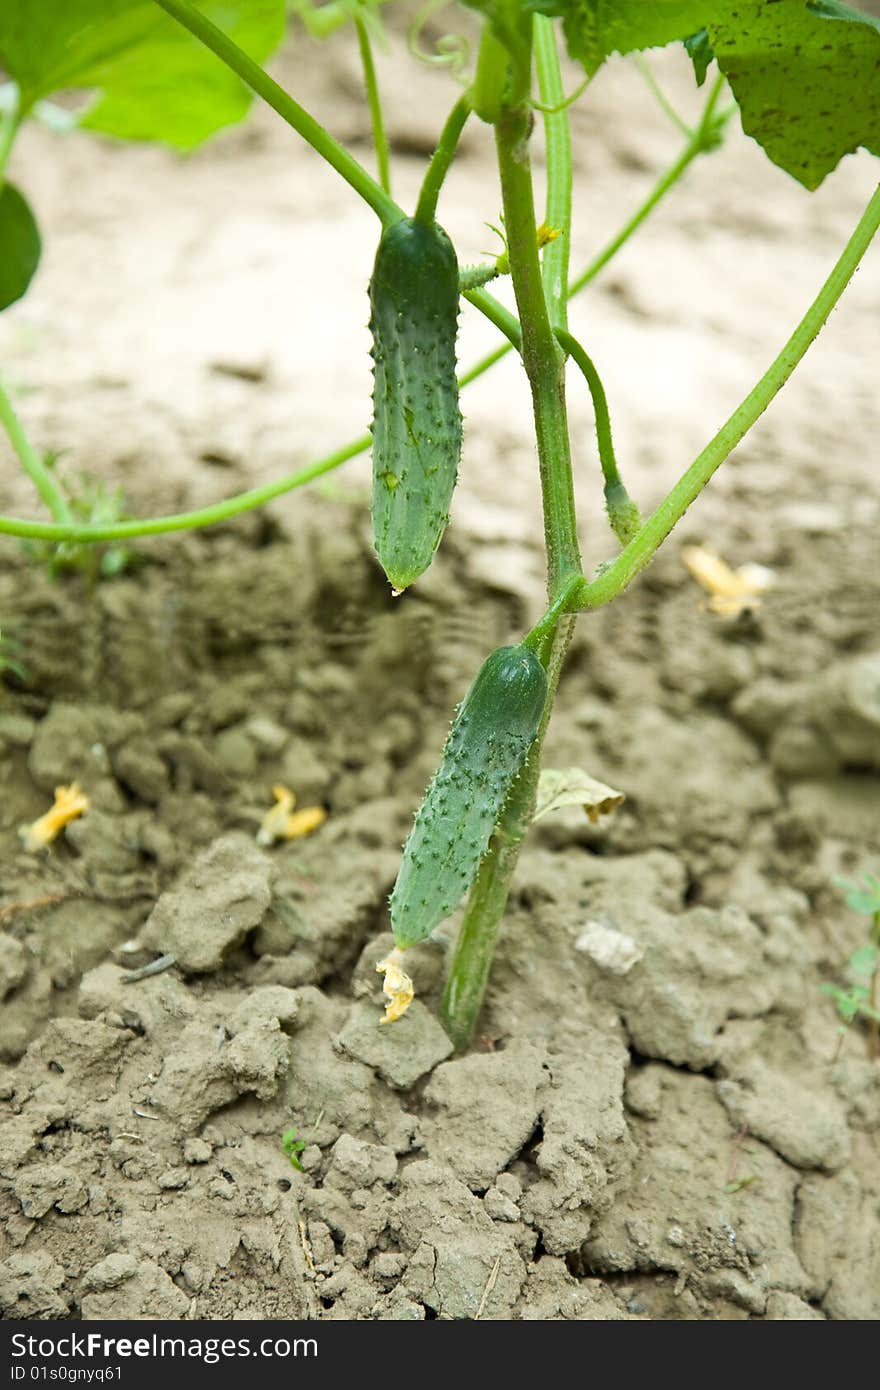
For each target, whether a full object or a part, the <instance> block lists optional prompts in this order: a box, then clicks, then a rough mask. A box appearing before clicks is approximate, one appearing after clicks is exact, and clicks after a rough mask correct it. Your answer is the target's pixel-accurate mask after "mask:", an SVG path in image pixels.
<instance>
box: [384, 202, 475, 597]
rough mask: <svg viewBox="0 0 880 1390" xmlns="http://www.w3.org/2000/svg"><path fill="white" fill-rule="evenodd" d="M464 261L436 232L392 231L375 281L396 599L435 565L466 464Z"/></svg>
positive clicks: (421, 226)
mask: <svg viewBox="0 0 880 1390" xmlns="http://www.w3.org/2000/svg"><path fill="white" fill-rule="evenodd" d="M458 297H459V287H458V260H457V258H456V255H455V248H454V247H453V245H452V242H451V241H450V240H449V237H448V236H447V235H446V233H445V232H444V231H443V229H442V227H438V226H437V224H436V223H434V224H432V225H430V226H429V225H428V224H427V223H424V222H418V221H416V220H415V219H414V218H409V217H405V218H402V219H401V220H400V221H399V222H394V223H392V225H391V226H390V227H387V228H386V230H385V231H384V233H383V235H382V239H381V241H380V242H379V249H378V251H377V253H376V263H375V266H374V267H373V276H372V279H371V281H370V306H371V310H372V312H371V315H370V329H371V330H372V334H373V349H372V356H373V364H374V366H373V427H372V433H373V535H374V539H375V545H376V553H377V555H378V557H379V560H380V563H381V565H382V568H383V569H384V571H385V573H386V574H387V576H388V578H389V580H390V581H391V584H392V585H393V587H394V588H395V589H396V590H398V591H399V590H401V589H406V588H407V587H408V586H409V585H410V584H411V583H412V582H413V580H414V579H417V578H418V577H419V575H420V574H422V573H423V572H424V571H425V570H426V569H427V568H428V566H429V565H430V563H431V560H432V559H433V557H434V552H435V551H436V549H437V547H438V545H439V544H440V540H441V538H442V536H443V532H444V531H445V530H446V526H447V523H448V521H449V504H450V502H451V500H452V493H453V490H454V488H455V483H456V480H457V478H458V463H459V459H460V457H461V412H460V410H459V408H458V381H457V379H456V374H455V336H456V332H457V329H458V302H459V299H458Z"/></svg>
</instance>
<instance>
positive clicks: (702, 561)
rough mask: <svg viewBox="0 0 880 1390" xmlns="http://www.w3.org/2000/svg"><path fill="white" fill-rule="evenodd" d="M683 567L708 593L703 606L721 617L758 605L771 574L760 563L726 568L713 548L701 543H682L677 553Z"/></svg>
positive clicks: (738, 613) (743, 611)
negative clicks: (679, 555)
mask: <svg viewBox="0 0 880 1390" xmlns="http://www.w3.org/2000/svg"><path fill="white" fill-rule="evenodd" d="M681 558H682V561H683V563H684V566H685V569H686V570H687V571H688V573H689V574H690V575H691V577H692V578H694V579H695V580H696V581H697V583H698V584H700V585H702V587H703V588H704V589H705V590H706V592H707V594H708V595H709V600H708V603H707V604H706V607H707V608H708V609H709V610H710V612H712V613H718V614H720V615H721V616H722V617H725V618H738V617H739V616H740V615H741V614H742V613H746V612H748V611H750V610H753V609H755V608H760V606H761V598H760V595H761V594H762V593H763V592H764V590H765V589H769V588H770V586H771V585H772V583H773V581H774V579H775V577H776V576H775V575H774V573H773V571H772V570H770V569H766V568H765V567H764V566H763V565H742V566H740V568H739V569H737V570H734V569H731V568H730V565H728V563H727V561H726V560H722V558H721V556H720V555H717V554H716V553H715V551H714V550H709V549H708V548H707V547H706V546H702V545H686V546H685V547H684V549H683V550H682V552H681Z"/></svg>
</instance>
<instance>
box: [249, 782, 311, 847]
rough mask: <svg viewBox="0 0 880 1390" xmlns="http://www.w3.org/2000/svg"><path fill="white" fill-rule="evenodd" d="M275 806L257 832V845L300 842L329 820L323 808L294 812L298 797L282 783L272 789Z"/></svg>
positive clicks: (267, 813) (305, 808)
mask: <svg viewBox="0 0 880 1390" xmlns="http://www.w3.org/2000/svg"><path fill="white" fill-rule="evenodd" d="M272 795H273V796H274V798H275V805H274V806H273V807H271V809H270V810H268V811H267V812H266V814H265V815H264V817H263V819H262V821H261V822H260V828H259V830H258V831H257V844H260V845H274V843H275V841H276V840H299V839H301V838H302V836H303V835H311V833H312V831H313V830H317V829H318V826H319V825H323V824H324V822H325V820H326V819H327V812H326V811H325V810H324V808H323V806H305V807H304V808H303V809H302V810H301V811H296V810H294V807H295V806H296V797H295V796H294V794H293V792H292V791H291V790H290V788H289V787H283V786H281V784H280V783H278V784H276V785H275V786H274V787H273V788H272Z"/></svg>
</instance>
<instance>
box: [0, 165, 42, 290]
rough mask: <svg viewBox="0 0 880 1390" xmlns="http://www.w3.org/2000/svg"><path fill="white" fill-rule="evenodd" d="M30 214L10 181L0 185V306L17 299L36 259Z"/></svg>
mask: <svg viewBox="0 0 880 1390" xmlns="http://www.w3.org/2000/svg"><path fill="white" fill-rule="evenodd" d="M40 249H41V248H40V233H39V229H38V227H37V224H36V221H35V220H34V214H33V213H32V212H31V210H30V206H29V204H28V203H27V201H26V199H25V198H24V197H23V195H22V194H21V193H19V191H18V189H17V188H16V187H15V185H14V184H11V183H4V184H3V185H2V187H0V309H6V308H8V306H9V305H10V304H14V303H15V301H16V300H17V299H21V297H22V295H23V294H24V292H25V290H26V289H27V287H28V285H29V284H30V283H31V280H32V279H33V275H34V271H35V270H36V268H37V265H38V264H39V260H40Z"/></svg>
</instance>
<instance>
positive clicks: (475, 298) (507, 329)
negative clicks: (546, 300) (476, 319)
mask: <svg viewBox="0 0 880 1390" xmlns="http://www.w3.org/2000/svg"><path fill="white" fill-rule="evenodd" d="M462 297H463V298H464V299H466V300H467V301H468V303H469V304H473V305H474V307H475V308H477V309H479V310H480V313H481V314H484V315H485V317H486V318H487V319H488V320H489V322H490V323H494V325H495V327H496V328H497V329H499V330H500V332H502V333H503V334H504V336H505V338H506V339H507V343H508V348H507V351H510V349H511V348H513V349H515V350H516V351H517V352H519V351H520V349H521V347H522V331H521V329H520V326H519V323H518V322H517V319H516V316H515V315H514V314H512V313H511V312H510V310H509V309H505V307H504V305H503V304H501V303H499V301H498V300H497V299H496V298H495V296H494V295H493V294H490V293H489V291H488V290H482V289H480V290H463V291H462ZM469 380H471V381H473V376H472V375H471V376H470V377H469Z"/></svg>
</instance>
